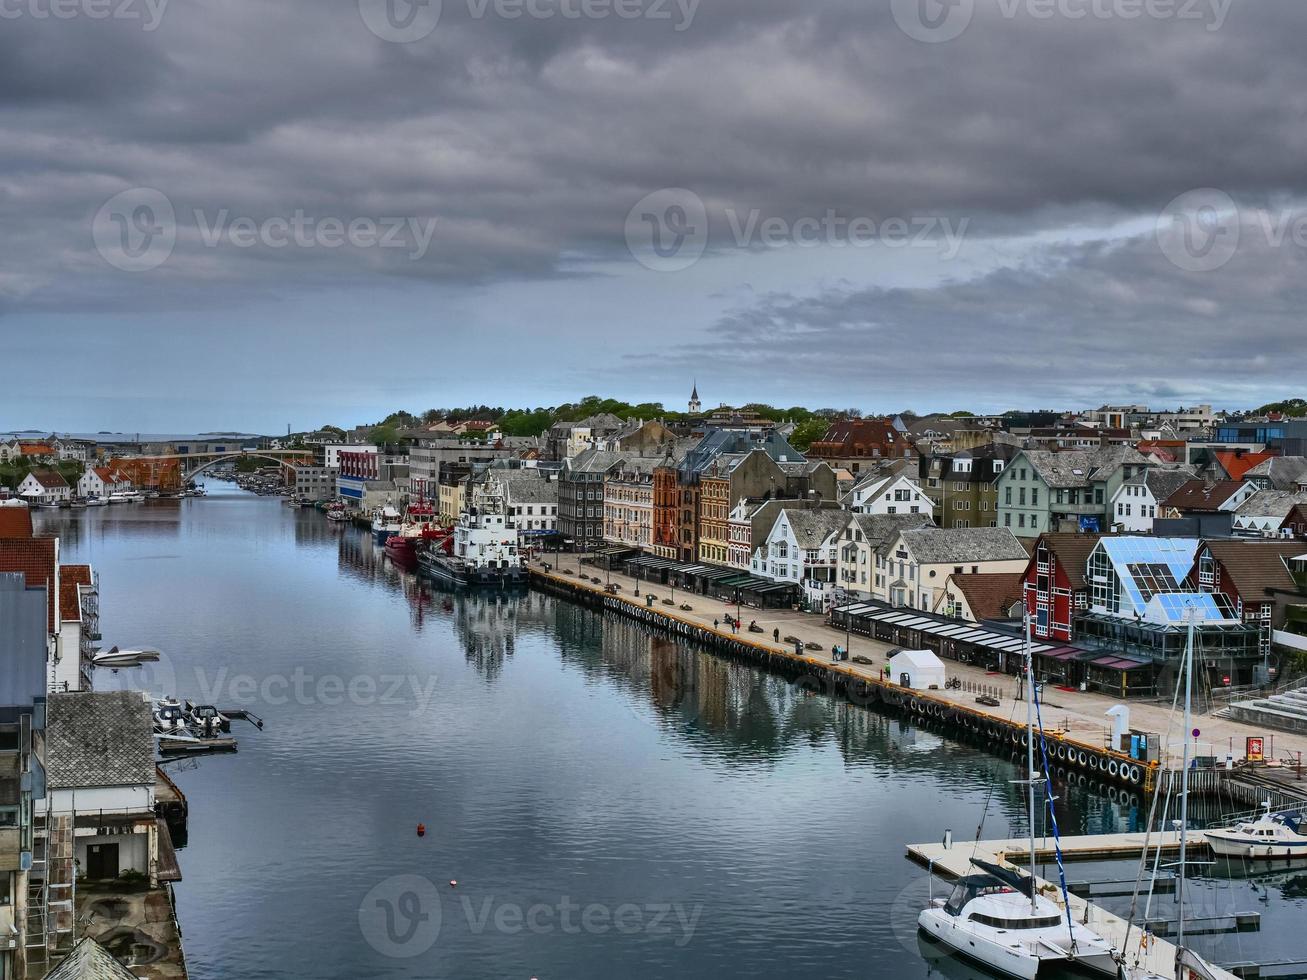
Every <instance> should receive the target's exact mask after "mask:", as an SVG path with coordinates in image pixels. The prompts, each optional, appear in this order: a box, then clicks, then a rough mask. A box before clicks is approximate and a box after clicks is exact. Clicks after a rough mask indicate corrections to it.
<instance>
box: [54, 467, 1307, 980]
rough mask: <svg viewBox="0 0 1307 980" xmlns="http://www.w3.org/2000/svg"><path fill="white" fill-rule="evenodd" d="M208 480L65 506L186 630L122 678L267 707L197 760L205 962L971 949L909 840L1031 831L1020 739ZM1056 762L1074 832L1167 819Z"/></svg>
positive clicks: (676, 957)
mask: <svg viewBox="0 0 1307 980" xmlns="http://www.w3.org/2000/svg"><path fill="white" fill-rule="evenodd" d="M211 491H212V494H211V496H210V497H208V498H207V499H202V500H186V501H151V502H148V503H146V504H136V505H120V506H113V507H106V508H99V509H92V510H88V511H82V512H77V513H70V512H58V513H57V514H56V513H51V512H42V513H41V519H42V523H43V525H44V529H45V530H49V531H57V532H58V533H59V534H60V535H61V536H62V539H63V555H64V558H63V560H64V561H66V562H69V561H89V562H92V563H93V564H94V565H95V566H96V568H97V570H98V572H99V575H100V608H101V624H102V631H103V635H104V646H106V647H107V646H110V645H113V644H118V645H120V646H124V647H127V646H137V645H149V646H154V647H157V648H158V649H160V650H162V651H164V652H165V654H166V657H165V660H164V661H162V662H161V663H160V664H159V665H157V666H156V667H153V668H149V669H148V671H146V672H143V673H140V674H137V673H136V672H132V673H130V674H128V673H124V674H118V675H115V674H109V673H105V672H102V676H100V677H98V678H97V686H100V687H118V686H123V685H132V684H138V683H145V684H147V685H149V686H151V687H152V688H153V689H154V690H155V691H156V692H157V691H159V690H160V689H163V688H170V689H172V690H175V691H176V693H178V694H179V695H181V696H184V697H190V698H193V699H195V700H199V701H204V702H212V703H216V704H218V705H219V707H228V708H232V707H241V708H248V709H249V710H251V711H253V712H254V713H255V714H257V715H259V716H261V717H263V718H264V719H265V720H266V722H267V726H266V728H265V730H264V731H262V732H256V731H254V730H253V729H252V728H249V727H247V726H241V725H239V724H238V725H237V727H236V728H235V734H236V735H237V736H238V737H239V738H240V752H239V753H238V754H236V755H229V756H222V757H208V758H204V759H202V760H192V761H189V762H185V763H180V764H173V765H170V767H169V769H170V771H171V772H172V773H173V775H174V778H175V779H176V781H177V782H178V783H179V785H180V786H181V787H182V789H183V791H184V792H185V793H186V794H187V796H188V798H189V800H190V804H191V818H190V834H189V842H188V844H187V846H186V847H185V849H184V850H182V851H181V853H180V858H181V864H182V870H183V873H184V875H185V880H184V881H183V882H182V883H181V884H180V885H179V886H178V887H177V897H178V905H179V912H180V919H181V923H182V928H183V931H184V934H185V944H186V952H187V956H188V959H189V964H190V968H191V974H192V976H194V977H196V978H198V980H218V978H227V977H242V978H259V977H276V978H306V980H308V978H312V980H326V978H340V980H346V978H348V980H358V978H364V977H378V978H429V977H436V978H460V980H461V978H482V977H485V978H491V977H521V978H523V980H526V978H530V977H539V978H541V980H555V978H605V980H607V978H612V977H650V978H655V977H656V978H700V977H702V978H713V980H720V978H722V977H727V976H729V977H745V976H748V977H767V978H770V977H777V978H780V977H786V978H791V977H831V978H836V977H849V978H853V977H859V978H861V977H865V976H868V975H892V976H895V977H908V978H912V977H925V976H928V975H935V974H939V973H941V972H942V974H943V975H944V976H948V977H964V976H971V975H974V974H973V973H972V972H971V971H969V970H968V969H967V968H965V967H963V966H961V965H958V964H955V963H948V962H945V963H937V964H935V965H933V966H932V965H929V964H928V963H926V962H925V961H923V959H922V957H921V955H920V950H919V949H918V945H917V939H916V935H915V917H916V912H917V910H918V909H919V908H920V906H921V904H922V903H923V902H924V901H925V898H926V894H927V886H926V880H925V874H924V872H923V871H922V870H921V869H919V868H917V867H915V866H914V865H912V864H910V863H909V862H908V861H907V860H906V859H905V858H904V856H903V853H904V851H903V845H904V843H905V842H908V841H922V840H938V839H940V838H941V837H942V836H943V834H944V832H945V830H946V829H952V830H953V832H954V835H955V838H956V839H958V840H966V839H969V838H970V837H972V836H973V835H974V833H975V831H976V826H977V823H978V821H979V820H980V817H981V814H982V812H984V811H985V808H986V803H987V801H989V807H988V817H987V820H986V823H985V827H984V832H985V835H986V836H987V837H1006V836H1014V835H1016V834H1019V833H1021V832H1023V830H1024V818H1023V805H1022V802H1021V799H1020V796H1019V788H1018V787H1015V786H1013V785H1012V783H1011V782H1010V781H1011V780H1014V779H1016V778H1017V775H1018V773H1017V767H1016V766H1015V765H1014V764H1013V763H1012V762H1011V761H1010V760H1008V759H1006V758H997V757H994V756H991V755H989V754H987V753H986V752H985V751H984V750H983V747H981V746H973V745H966V744H961V743H958V742H954V741H951V740H949V739H947V738H945V737H943V736H941V735H939V734H936V733H932V732H929V731H925V730H922V729H919V728H916V727H914V726H912V725H910V724H908V723H906V722H904V721H900V720H899V719H897V718H891V717H887V716H885V715H881V714H877V713H875V712H872V711H868V710H865V709H862V708H858V707H854V706H851V705H848V704H845V703H842V702H840V701H838V700H834V699H831V698H828V697H826V696H824V695H822V694H820V693H813V692H810V691H806V690H804V689H803V688H802V687H799V686H796V685H795V684H793V683H790V682H788V681H786V680H785V679H783V678H780V677H775V676H771V675H768V674H766V673H763V672H761V671H758V670H755V669H753V668H751V667H748V666H746V665H741V664H735V663H731V662H728V661H725V660H722V659H720V658H717V657H714V656H712V655H710V654H707V653H704V652H702V651H699V650H696V649H693V648H687V647H685V646H683V645H681V644H678V643H674V642H672V641H669V640H667V639H664V638H661V637H658V636H654V635H651V634H649V633H646V632H644V631H642V630H641V629H639V628H638V627H635V626H633V625H631V624H628V623H625V622H622V621H618V620H614V619H608V620H605V619H603V618H601V617H599V616H597V615H595V614H593V613H591V612H588V611H586V610H583V609H581V608H579V607H577V606H574V605H572V604H570V603H567V602H562V601H559V600H556V599H552V598H548V597H545V596H542V595H539V594H535V593H529V594H524V595H521V596H515V597H496V596H481V595H467V596H463V595H453V594H449V593H444V592H441V591H439V590H437V589H436V588H435V587H433V586H431V585H429V584H427V583H423V582H419V581H418V580H416V579H415V578H414V576H413V575H412V574H410V573H408V572H405V571H404V570H402V569H399V568H397V567H396V566H394V565H393V564H392V563H391V562H390V561H389V560H388V559H386V558H385V557H384V556H383V554H382V551H381V549H380V548H377V547H374V546H373V545H372V542H371V540H370V538H369V537H368V536H367V535H366V534H364V533H362V532H360V531H357V530H355V529H353V528H348V527H346V528H342V527H337V526H334V525H331V524H329V523H328V522H327V521H326V520H324V519H323V517H322V516H321V515H320V514H318V513H316V512H314V511H300V510H293V509H291V508H287V507H285V506H284V505H282V503H281V501H280V499H279V498H262V497H256V496H253V495H250V494H246V493H244V492H241V491H239V490H236V489H234V488H230V487H227V486H226V485H224V484H216V483H215V484H212V485H211ZM1057 792H1058V795H1059V797H1060V799H1059V802H1058V807H1059V822H1060V824H1061V826H1062V830H1063V832H1064V833H1096V832H1108V831H1115V830H1120V829H1129V828H1133V827H1134V826H1136V825H1137V823H1138V820H1139V819H1140V818H1139V813H1138V804H1137V802H1136V803H1132V802H1131V801H1130V800H1124V801H1122V800H1116V801H1113V800H1111V799H1108V798H1107V797H1106V796H1103V795H1100V794H1098V793H1096V792H1094V791H1092V790H1091V789H1089V788H1081V787H1077V786H1059V787H1058V788H1057ZM991 795H992V800H991ZM419 823H421V824H424V825H425V827H426V836H425V837H423V838H419V837H418V836H417V834H416V827H417V825H418V824H419ZM1131 873H1132V872H1131ZM451 880H456V881H457V882H458V885H457V887H456V888H454V887H451V885H450V881H451ZM1267 888H1268V889H1274V888H1279V891H1280V892H1283V893H1284V895H1291V894H1292V889H1294V888H1297V889H1298V898H1297V899H1296V902H1294V901H1291V900H1290V899H1285V901H1286V902H1289V903H1290V904H1289V906H1288V907H1289V909H1290V912H1291V914H1292V915H1297V916H1301V914H1302V912H1303V911H1304V910H1305V909H1307V887H1302V885H1301V883H1299V884H1295V883H1294V881H1292V880H1291V881H1289V882H1288V884H1287V885H1285V884H1282V885H1267ZM1281 897H1282V896H1280V895H1279V894H1278V893H1277V902H1278V901H1279V900H1280V898H1281Z"/></svg>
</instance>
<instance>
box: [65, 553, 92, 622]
mask: <svg viewBox="0 0 1307 980" xmlns="http://www.w3.org/2000/svg"><path fill="white" fill-rule="evenodd" d="M90 584H91V566H90V565H60V566H59V619H60V621H61V622H65V623H67V622H81V620H82V600H81V595H80V594H79V592H78V586H82V585H87V586H89V585H90Z"/></svg>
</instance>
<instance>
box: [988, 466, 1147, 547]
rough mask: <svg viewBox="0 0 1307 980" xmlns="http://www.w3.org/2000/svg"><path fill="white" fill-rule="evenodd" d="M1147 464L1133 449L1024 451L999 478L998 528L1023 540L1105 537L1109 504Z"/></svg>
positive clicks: (1108, 523) (1108, 517)
mask: <svg viewBox="0 0 1307 980" xmlns="http://www.w3.org/2000/svg"><path fill="white" fill-rule="evenodd" d="M1147 465H1148V460H1147V458H1146V457H1145V456H1144V455H1143V454H1142V453H1140V452H1139V451H1138V450H1137V449H1135V448H1134V447H1132V446H1104V447H1100V448H1099V449H1095V450H1087V451H1080V450H1066V451H1062V452H1054V451H1052V450H1048V449H1023V450H1021V451H1020V452H1019V453H1017V455H1016V456H1015V457H1013V459H1012V461H1011V462H1010V463H1008V464H1007V465H1005V466H1004V467H1003V472H1002V473H1000V474H999V476H998V485H997V489H998V515H999V520H998V525H999V526H1000V527H1005V528H1007V529H1009V530H1010V531H1011V532H1012V533H1013V534H1015V535H1017V536H1018V537H1023V538H1025V537H1029V538H1037V537H1039V535H1041V534H1043V533H1044V532H1045V531H1077V530H1078V531H1104V530H1106V529H1107V528H1109V527H1110V526H1111V513H1110V511H1109V507H1110V506H1111V504H1110V501H1111V500H1112V498H1113V497H1115V496H1116V492H1117V490H1119V489H1120V488H1121V484H1122V483H1124V482H1125V481H1126V480H1128V479H1130V478H1131V477H1133V476H1135V475H1136V474H1137V473H1140V472H1142V471H1143V470H1144V468H1145V467H1146V466H1147Z"/></svg>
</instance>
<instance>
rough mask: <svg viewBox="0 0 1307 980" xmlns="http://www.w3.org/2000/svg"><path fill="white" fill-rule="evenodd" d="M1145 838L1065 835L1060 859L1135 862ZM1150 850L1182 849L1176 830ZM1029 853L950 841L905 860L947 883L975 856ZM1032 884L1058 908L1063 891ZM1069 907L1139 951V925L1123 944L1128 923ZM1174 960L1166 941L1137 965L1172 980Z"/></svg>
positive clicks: (1046, 855)
mask: <svg viewBox="0 0 1307 980" xmlns="http://www.w3.org/2000/svg"><path fill="white" fill-rule="evenodd" d="M1187 833H1188V840H1187V846H1188V847H1189V848H1190V849H1192V850H1194V851H1197V852H1199V853H1205V852H1206V851H1207V841H1206V839H1205V838H1204V837H1203V834H1202V831H1198V830H1190V831H1188V832H1187ZM1145 839H1146V838H1145V835H1144V834H1098V835H1093V836H1077V837H1063V838H1062V841H1061V843H1062V857H1063V860H1065V861H1073V860H1082V861H1083V860H1101V859H1107V858H1116V859H1121V860H1126V859H1131V860H1138V859H1139V856H1140V855H1141V854H1142V853H1143V849H1144V844H1145ZM1148 848H1149V853H1152V852H1153V851H1155V850H1156V849H1158V848H1160V849H1161V850H1162V852H1163V853H1178V852H1179V850H1180V833H1179V831H1175V830H1172V831H1167V832H1166V833H1161V834H1154V835H1153V836H1152V838H1151V839H1149V840H1148ZM1029 853H1030V840H1029V838H1021V839H1014V840H990V841H980V842H978V843H959V842H954V843H953V845H952V846H951V847H945V846H944V845H943V844H909V845H908V857H909V858H911V859H912V860H913V861H916V862H917V863H918V864H922V865H925V866H926V867H928V868H929V869H930V870H931V872H932V873H934V874H936V875H939V876H940V877H941V878H944V879H946V880H952V879H955V878H960V877H961V876H963V875H965V874H967V873H968V872H969V870H970V868H971V859H972V858H973V857H975V858H979V859H980V860H982V861H992V862H993V863H995V864H1000V865H1002V864H1011V862H1010V861H1009V859H1008V858H1009V855H1011V856H1013V857H1018V858H1020V859H1021V860H1022V861H1024V860H1026V859H1027V857H1028V855H1029ZM1054 856H1055V855H1054V853H1053V845H1052V841H1051V840H1046V839H1038V840H1036V842H1035V859H1036V860H1037V861H1040V860H1053V859H1054ZM1018 867H1021V868H1022V870H1025V868H1024V866H1023V865H1018ZM1035 881H1036V882H1037V887H1038V888H1039V889H1040V890H1041V891H1043V892H1045V893H1046V894H1047V895H1048V897H1049V898H1052V899H1054V900H1055V901H1057V902H1058V903H1059V904H1061V889H1060V888H1059V886H1058V885H1056V884H1055V883H1053V882H1050V881H1047V880H1045V879H1043V878H1040V877H1039V876H1038V875H1036V876H1035ZM1070 904H1071V914H1072V916H1073V917H1074V918H1075V920H1076V921H1077V922H1083V923H1085V924H1086V925H1087V926H1088V927H1089V928H1091V929H1093V930H1094V931H1095V932H1097V933H1098V934H1099V935H1101V936H1102V937H1103V938H1104V939H1106V940H1107V941H1108V942H1110V943H1111V944H1112V945H1113V946H1114V947H1115V948H1116V949H1118V950H1120V949H1125V948H1126V947H1127V943H1128V946H1129V949H1130V950H1131V951H1132V952H1133V951H1134V950H1138V949H1139V943H1140V938H1141V933H1140V930H1139V927H1138V926H1135V927H1134V928H1132V929H1129V938H1128V940H1127V936H1126V933H1127V923H1126V921H1125V919H1122V918H1121V917H1120V916H1116V915H1113V914H1112V913H1111V912H1109V911H1107V910H1106V909H1104V908H1101V907H1100V906H1098V905H1095V904H1093V903H1092V902H1089V901H1087V900H1086V899H1084V898H1082V897H1080V896H1078V895H1076V894H1075V893H1074V892H1072V894H1071V902H1070ZM1175 956H1176V949H1175V947H1174V946H1173V945H1171V944H1170V943H1168V942H1167V941H1166V940H1164V939H1154V940H1153V941H1152V943H1151V945H1150V947H1149V949H1148V951H1147V952H1146V953H1144V954H1143V955H1142V956H1141V957H1140V963H1141V965H1142V966H1144V967H1145V968H1146V969H1148V970H1151V971H1152V972H1153V973H1157V974H1159V975H1161V976H1165V977H1173V976H1175ZM1213 969H1214V971H1215V973H1216V976H1217V977H1219V978H1221V980H1238V977H1236V975H1235V974H1233V973H1230V972H1229V971H1228V970H1222V969H1219V968H1215V967H1214V968H1213Z"/></svg>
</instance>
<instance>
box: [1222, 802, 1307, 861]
mask: <svg viewBox="0 0 1307 980" xmlns="http://www.w3.org/2000/svg"><path fill="white" fill-rule="evenodd" d="M1262 806H1263V807H1264V808H1265V810H1266V812H1265V813H1263V814H1262V815H1261V816H1260V817H1258V818H1257V819H1256V820H1251V821H1242V822H1240V823H1236V824H1235V825H1234V826H1233V827H1224V828H1222V829H1219V830H1206V831H1203V836H1204V837H1205V838H1207V844H1208V846H1209V847H1210V848H1211V849H1212V852H1213V853H1214V854H1218V855H1220V856H1221V857H1237V858H1248V859H1265V858H1302V859H1304V860H1307V833H1304V831H1307V825H1305V823H1304V820H1303V815H1302V814H1301V813H1297V812H1287V813H1272V812H1271V804H1270V803H1269V802H1266V803H1263V804H1262Z"/></svg>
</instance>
